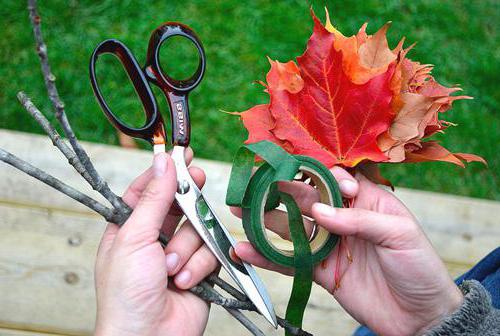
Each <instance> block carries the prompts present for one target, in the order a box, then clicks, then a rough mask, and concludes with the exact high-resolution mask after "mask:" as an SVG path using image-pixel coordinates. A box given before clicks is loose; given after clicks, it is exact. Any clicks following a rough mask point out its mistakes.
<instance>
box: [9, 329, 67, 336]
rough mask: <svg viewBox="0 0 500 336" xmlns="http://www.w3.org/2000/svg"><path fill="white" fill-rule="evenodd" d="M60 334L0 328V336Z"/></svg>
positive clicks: (57, 335) (58, 335)
mask: <svg viewBox="0 0 500 336" xmlns="http://www.w3.org/2000/svg"><path fill="white" fill-rule="evenodd" d="M60 335H61V334H52V333H49V334H48V333H41V332H38V331H29V330H19V329H6V328H0V336H60Z"/></svg>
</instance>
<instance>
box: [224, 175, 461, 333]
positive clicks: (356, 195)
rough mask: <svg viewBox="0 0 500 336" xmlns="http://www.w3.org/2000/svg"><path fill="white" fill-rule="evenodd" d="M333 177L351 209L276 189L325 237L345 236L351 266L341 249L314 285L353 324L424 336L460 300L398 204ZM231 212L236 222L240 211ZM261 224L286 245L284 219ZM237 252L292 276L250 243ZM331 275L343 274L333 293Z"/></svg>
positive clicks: (308, 191)
mask: <svg viewBox="0 0 500 336" xmlns="http://www.w3.org/2000/svg"><path fill="white" fill-rule="evenodd" d="M332 173H333V175H334V176H335V178H336V180H337V181H338V182H339V186H340V190H341V192H342V194H343V196H344V197H346V198H353V207H352V208H344V209H335V208H332V207H330V206H327V205H324V204H320V203H316V202H318V201H319V194H318V192H317V190H316V189H314V188H312V187H311V186H308V185H305V184H303V183H302V184H300V183H298V182H286V183H282V184H281V185H280V189H281V190H282V191H284V192H287V193H289V194H291V195H292V196H293V197H294V199H295V200H296V201H297V202H298V204H299V206H300V207H301V209H302V212H303V214H305V215H307V216H311V217H313V218H314V219H315V221H316V222H317V224H319V225H320V226H322V227H324V228H325V229H327V230H328V231H330V232H332V233H335V234H338V235H343V236H346V242H347V244H348V246H349V249H350V251H351V254H352V257H353V258H354V259H353V262H352V263H351V264H350V263H349V261H348V258H347V256H346V249H345V248H344V249H343V248H341V249H340V250H339V246H337V247H336V248H335V250H334V251H332V253H331V254H330V255H329V256H328V257H327V258H326V260H325V261H324V262H323V263H321V264H319V265H317V266H316V267H315V270H314V278H315V281H316V282H317V283H318V284H319V285H321V286H322V287H324V288H325V289H326V290H328V291H329V292H330V293H331V294H332V295H333V296H334V297H335V298H336V299H337V300H338V302H339V303H340V304H341V305H342V307H343V308H344V309H345V310H346V311H347V312H348V313H349V314H350V315H352V316H353V317H354V318H355V319H356V320H357V321H358V322H360V323H361V324H364V325H366V326H368V327H369V328H370V329H372V330H373V331H374V332H375V333H377V334H380V335H398V336H401V335H418V334H422V333H423V332H425V330H427V329H429V328H431V327H432V326H434V325H436V324H438V323H439V321H440V320H441V319H442V318H443V317H445V316H447V315H449V314H451V313H452V312H453V311H455V310H456V309H457V308H458V307H459V306H460V305H461V303H462V300H463V297H462V294H461V292H460V290H459V289H458V287H457V286H456V285H455V284H454V282H453V281H452V279H451V278H450V276H449V274H448V272H447V270H446V268H445V266H444V264H443V262H442V261H441V259H440V258H439V256H438V255H437V253H436V252H435V251H434V249H433V247H432V245H431V243H430V242H429V240H428V239H427V237H426V236H425V234H424V232H423V231H422V229H421V228H420V226H419V225H418V223H417V221H416V219H415V218H414V217H413V215H412V214H411V213H410V212H409V210H408V209H407V208H406V207H405V206H404V205H403V204H402V203H401V201H399V200H398V199H397V198H396V197H395V196H394V195H393V194H391V193H390V192H388V191H385V190H383V189H381V188H379V187H378V186H377V185H375V184H374V183H372V182H370V181H369V180H367V179H366V178H365V177H364V176H362V175H361V174H358V175H357V176H356V179H354V178H353V177H352V176H350V175H349V174H348V173H347V172H346V171H345V170H343V169H341V168H338V167H335V168H333V170H332ZM233 213H235V214H236V215H239V216H241V211H240V210H239V209H233ZM265 220H266V223H265V225H266V227H268V228H269V229H270V230H272V231H274V232H276V233H277V234H279V235H280V236H281V237H283V238H284V239H289V234H288V228H287V221H286V214H284V213H283V212H281V211H278V210H274V211H271V212H269V213H267V214H266V215H265ZM305 225H306V231H309V232H310V230H311V228H312V225H313V224H312V223H311V222H310V221H307V220H305ZM235 252H236V254H237V255H238V256H239V257H240V258H241V259H243V260H245V261H247V262H249V263H252V264H254V265H256V266H260V267H263V268H267V269H271V270H275V271H278V272H281V273H284V274H292V270H291V269H287V268H285V267H282V266H279V265H275V264H273V263H271V262H270V261H268V260H266V259H265V258H264V257H263V256H262V255H260V254H259V253H258V252H257V251H256V250H255V249H254V248H253V246H252V245H251V244H250V243H248V242H242V243H239V244H238V245H237V247H236V249H235ZM337 259H338V260H337ZM337 266H338V269H336V267H337ZM336 271H338V272H340V274H342V281H341V285H340V287H339V288H337V289H335V286H336V284H335V281H334V273H335V272H336Z"/></svg>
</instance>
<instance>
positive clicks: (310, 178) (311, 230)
mask: <svg viewBox="0 0 500 336" xmlns="http://www.w3.org/2000/svg"><path fill="white" fill-rule="evenodd" d="M294 182H301V183H305V184H307V185H309V186H311V187H313V188H314V189H316V190H318V195H319V201H320V202H321V203H325V204H329V205H333V196H332V195H331V194H330V192H329V190H328V188H327V187H326V182H325V181H323V178H322V177H321V176H319V175H318V174H317V173H316V172H315V171H313V170H312V169H309V168H308V167H305V166H301V167H300V170H299V172H298V173H297V174H296V175H295V177H294V179H293V182H290V183H294ZM268 192H269V191H268ZM266 198H267V194H266ZM276 210H281V211H283V212H284V214H283V213H282V214H279V215H277V214H276V213H274V214H269V215H267V219H268V221H267V222H266V216H264V214H263V213H262V215H263V217H264V218H262V223H264V226H265V236H266V238H267V240H268V242H269V245H270V246H272V247H273V248H274V249H275V250H276V251H279V252H280V253H283V254H285V255H288V256H293V244H292V242H291V241H290V231H289V227H288V225H282V223H284V222H287V215H286V207H285V205H284V204H280V205H279V206H278V207H277V208H276ZM277 216H280V217H278V218H276V217H277ZM271 218H272V219H273V223H271V222H270V220H271ZM302 219H303V221H304V226H305V229H306V234H307V235H309V242H310V244H311V250H312V252H313V253H314V252H315V251H318V250H319V249H320V248H321V247H323V245H324V244H325V243H326V241H327V240H328V238H329V232H328V231H326V230H325V229H323V228H321V227H319V226H318V225H317V224H316V222H315V221H314V219H313V218H312V217H309V216H306V215H304V214H302ZM273 224H274V225H273ZM275 224H279V226H278V227H276V225H275Z"/></svg>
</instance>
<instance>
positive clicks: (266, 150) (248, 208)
mask: <svg viewBox="0 0 500 336" xmlns="http://www.w3.org/2000/svg"><path fill="white" fill-rule="evenodd" d="M255 155H257V156H259V157H260V158H261V159H262V160H263V161H264V163H263V164H262V165H261V166H260V167H259V168H258V169H257V171H256V172H255V174H253V175H252V169H253V167H254V162H255ZM299 172H302V174H305V175H306V176H307V177H308V178H310V179H311V180H312V182H313V184H314V185H315V186H316V187H317V189H318V190H319V192H320V201H321V202H322V203H325V204H329V205H331V206H335V207H341V206H342V197H341V195H340V191H339V188H338V185H337V182H336V181H335V179H334V177H333V176H332V174H331V173H330V171H329V170H328V169H327V168H326V167H325V166H324V165H322V164H321V163H320V162H318V161H317V160H315V159H312V158H310V157H305V156H300V155H291V154H288V153H287V152H286V151H284V150H283V149H282V148H281V147H279V146H277V145H275V144H273V143H272V142H269V141H261V142H257V143H253V144H248V145H244V146H242V147H241V148H240V149H239V150H238V152H237V154H236V156H235V159H234V162H233V168H232V171H231V177H230V181H229V186H228V191H227V197H226V203H227V204H228V205H232V206H238V207H241V208H242V211H243V217H242V220H243V228H244V230H245V233H246V235H247V237H248V239H249V241H250V242H251V243H252V245H253V246H254V247H255V248H256V249H257V250H258V251H259V252H260V253H261V254H262V255H263V256H264V257H266V258H267V259H268V260H270V261H272V262H274V263H276V264H279V265H282V266H286V267H292V268H294V269H295V273H294V281H293V288H292V293H291V295H290V300H289V302H288V306H287V312H286V318H287V320H288V321H289V322H291V323H293V324H294V325H295V326H297V327H301V326H302V319H303V315H304V310H305V308H306V304H307V301H308V300H309V295H310V292H311V286H312V278H313V266H314V265H315V264H316V263H318V262H320V261H322V260H323V259H324V258H326V257H327V256H328V254H329V253H330V252H331V251H332V249H333V248H334V247H335V244H336V243H337V240H338V236H335V235H332V234H330V233H329V232H328V231H326V230H325V229H323V228H320V227H318V228H317V229H316V230H314V231H315V232H314V233H313V234H312V236H311V237H308V236H307V235H306V231H305V229H304V224H303V217H302V214H301V212H300V209H299V207H298V205H297V203H296V202H295V201H294V199H293V197H292V196H291V195H289V194H286V193H284V192H280V191H279V190H278V188H277V182H279V181H292V180H294V178H295V176H296V175H297V173H299ZM281 203H282V204H284V206H285V207H286V209H287V213H288V225H289V230H290V237H291V240H292V243H293V250H283V249H280V248H278V247H276V246H275V245H274V244H273V243H272V242H271V241H270V239H269V237H268V235H267V233H266V229H265V225H264V213H265V212H266V211H269V210H272V209H275V208H276V207H277V206H279V205H280V204H281Z"/></svg>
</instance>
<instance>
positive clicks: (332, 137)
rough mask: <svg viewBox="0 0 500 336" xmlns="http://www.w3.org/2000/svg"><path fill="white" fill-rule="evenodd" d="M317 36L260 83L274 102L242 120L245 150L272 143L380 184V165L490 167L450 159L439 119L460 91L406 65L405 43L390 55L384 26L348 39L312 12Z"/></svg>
mask: <svg viewBox="0 0 500 336" xmlns="http://www.w3.org/2000/svg"><path fill="white" fill-rule="evenodd" d="M311 13H312V17H313V20H314V29H313V34H312V36H311V37H310V39H309V41H308V43H307V48H306V51H305V52H304V54H303V55H302V56H300V57H298V58H297V61H296V62H295V61H289V62H286V63H281V62H279V61H273V60H269V62H270V64H271V69H270V70H269V72H268V73H267V76H266V81H265V82H260V83H261V84H262V85H264V87H265V91H266V92H267V93H268V94H269V98H270V99H269V103H268V104H263V105H256V106H254V107H252V108H250V109H249V110H247V111H244V112H241V113H238V114H239V115H240V116H241V119H242V121H243V124H244V126H245V128H246V129H247V130H248V139H247V140H246V143H255V142H258V141H261V140H269V141H272V142H274V143H276V144H278V145H279V146H281V147H282V148H284V149H285V150H286V151H288V152H289V153H291V154H300V155H306V156H310V157H313V158H315V159H317V160H319V161H320V162H322V163H323V164H324V165H326V166H327V167H332V166H334V165H340V166H343V167H345V168H349V169H357V170H362V171H363V173H364V174H365V175H367V177H368V178H370V179H372V180H373V181H375V182H377V183H384V184H389V182H388V181H386V180H385V179H383V178H382V177H381V176H380V174H379V173H378V169H377V168H376V167H377V166H376V165H374V164H373V163H379V162H392V163H396V162H421V161H446V162H450V163H454V164H456V165H459V166H462V167H463V166H464V163H463V161H466V162H471V161H480V162H483V163H485V161H484V160H483V159H482V158H481V157H479V156H477V155H473V154H466V153H452V152H450V151H449V150H447V149H446V148H444V147H442V146H441V145H440V144H439V143H438V142H437V141H435V140H428V138H429V137H431V136H433V135H435V134H436V133H443V132H444V131H445V130H446V129H447V128H448V127H450V126H454V124H452V123H450V122H447V121H445V120H443V119H442V116H443V115H444V113H445V112H446V111H448V110H449V109H450V108H451V107H452V104H453V102H455V101H456V100H461V99H471V97H468V96H464V95H457V93H458V92H459V91H460V90H461V89H460V88H458V87H451V88H450V87H446V86H443V85H441V84H439V83H438V82H437V81H436V80H435V79H434V77H433V76H432V74H431V71H432V69H433V66H432V65H430V64H421V63H419V62H416V61H413V60H411V59H410V58H408V53H409V51H410V50H411V49H412V47H413V45H410V46H409V47H406V48H405V46H404V41H405V39H404V38H403V39H401V41H400V42H399V43H398V45H397V46H396V47H395V48H393V49H391V48H390V47H389V46H388V42H387V38H386V33H387V29H388V28H389V26H390V24H389V23H387V24H385V25H384V26H383V27H382V28H380V29H379V30H378V31H377V32H376V33H375V34H373V35H368V34H367V32H366V27H367V24H366V23H365V24H364V25H363V26H362V27H361V28H360V30H359V31H358V33H357V34H356V35H353V36H344V35H343V34H342V33H341V32H340V31H339V30H337V29H336V28H335V27H334V26H333V25H332V24H331V22H330V19H329V17H328V12H327V17H326V24H324V25H323V24H322V23H321V22H320V21H319V19H318V18H317V17H316V16H315V14H314V12H312V11H311Z"/></svg>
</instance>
